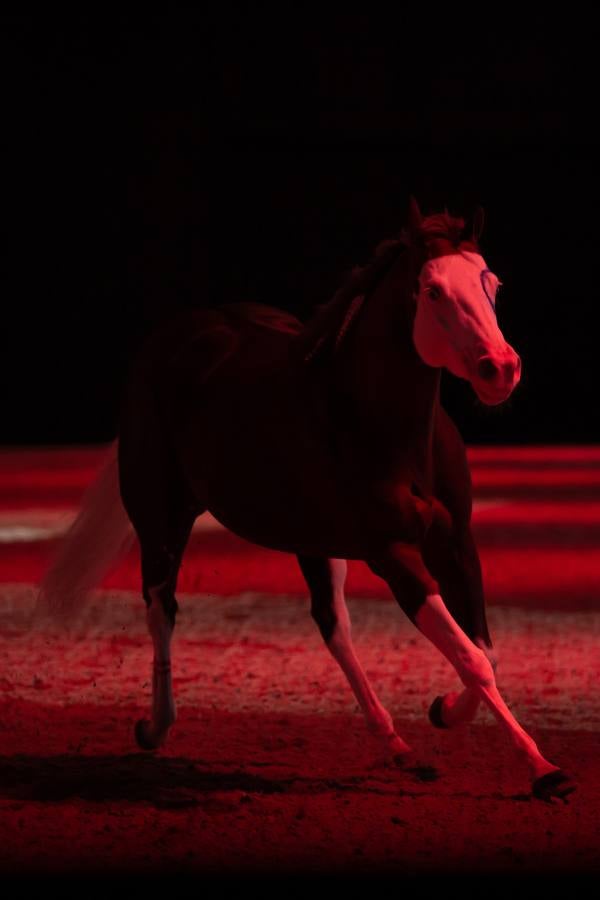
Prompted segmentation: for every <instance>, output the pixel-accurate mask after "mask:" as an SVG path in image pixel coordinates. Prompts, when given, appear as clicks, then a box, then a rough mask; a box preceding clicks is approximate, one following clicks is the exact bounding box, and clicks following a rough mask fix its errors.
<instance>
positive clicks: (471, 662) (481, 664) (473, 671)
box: [455, 645, 495, 688]
mask: <svg viewBox="0 0 600 900" xmlns="http://www.w3.org/2000/svg"><path fill="white" fill-rule="evenodd" d="M455 666H456V671H457V672H458V677H459V678H460V680H461V681H462V683H463V684H464V686H465V687H467V688H481V687H492V685H493V684H494V682H495V679H494V669H493V667H492V664H491V662H490V660H489V659H488V657H487V654H486V653H485V652H484V651H483V650H480V649H479V647H475V646H474V645H473V646H472V647H468V648H465V649H461V650H460V652H459V653H458V655H457V659H456V662H455Z"/></svg>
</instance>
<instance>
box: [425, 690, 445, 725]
mask: <svg viewBox="0 0 600 900" xmlns="http://www.w3.org/2000/svg"><path fill="white" fill-rule="evenodd" d="M443 705H444V698H443V697H436V698H435V700H434V701H433V703H432V704H431V706H430V707H429V721H430V722H431V724H432V725H434V726H435V728H448V726H447V725H446V723H445V722H444V720H443V719H442V706H443Z"/></svg>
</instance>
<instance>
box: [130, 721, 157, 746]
mask: <svg viewBox="0 0 600 900" xmlns="http://www.w3.org/2000/svg"><path fill="white" fill-rule="evenodd" d="M149 727H150V722H149V721H148V719H140V720H139V721H138V722H136V723H135V728H134V734H135V739H136V742H137V745H138V747H140V748H141V749H142V750H156V748H157V747H158V744H157V743H156V742H155V741H151V740H150V738H149V736H148V730H149Z"/></svg>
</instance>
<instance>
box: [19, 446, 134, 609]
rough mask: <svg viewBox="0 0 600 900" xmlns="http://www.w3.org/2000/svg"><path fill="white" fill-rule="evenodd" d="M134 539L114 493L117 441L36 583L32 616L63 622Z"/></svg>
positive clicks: (116, 469)
mask: <svg viewBox="0 0 600 900" xmlns="http://www.w3.org/2000/svg"><path fill="white" fill-rule="evenodd" d="M133 541H134V532H133V528H132V526H131V523H130V521H129V518H128V516H127V513H126V512H125V508H124V506H123V503H122V501H121V495H120V491H119V463H118V455H117V442H116V441H115V442H114V443H113V444H112V446H111V448H110V450H109V453H108V456H107V459H106V461H105V463H104V466H103V468H102V469H101V471H100V474H99V475H98V477H97V478H96V480H95V481H94V482H93V483H92V484H91V485H90V486H89V487H88V489H87V491H86V492H85V494H84V496H83V500H82V504H81V508H80V510H79V513H78V515H77V518H76V519H75V521H74V522H73V524H72V525H71V527H70V528H69V530H68V532H67V534H66V535H65V537H64V538H63V540H62V542H61V544H60V546H59V548H58V552H57V554H56V556H55V558H54V559H53V560H52V562H51V564H50V567H49V569H48V571H47V572H46V574H45V575H44V577H43V579H42V582H41V584H40V591H39V595H38V599H37V605H36V610H35V614H34V618H35V616H36V615H39V616H41V617H42V616H49V617H50V618H53V619H65V620H67V619H68V618H69V616H70V614H71V613H72V612H74V610H75V609H76V607H77V606H78V605H79V604H80V603H81V602H82V601H83V600H84V599H85V596H86V594H87V593H88V592H89V591H90V590H91V589H92V588H94V587H96V586H97V585H98V584H99V582H100V581H101V580H102V578H103V576H104V575H106V573H107V572H108V571H109V570H110V569H111V568H112V567H113V566H114V565H115V564H116V562H117V561H118V559H119V558H120V557H122V556H123V554H124V553H125V552H126V551H127V550H128V549H129V547H130V546H131V545H132V543H133Z"/></svg>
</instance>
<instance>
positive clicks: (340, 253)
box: [0, 6, 600, 444]
mask: <svg viewBox="0 0 600 900" xmlns="http://www.w3.org/2000/svg"><path fill="white" fill-rule="evenodd" d="M399 8H400V7H399ZM390 10H391V7H388V8H387V12H386V13H384V12H383V11H382V10H379V11H378V12H374V13H373V14H372V15H370V14H356V13H351V14H344V15H343V16H340V17H339V18H332V19H331V20H328V21H325V20H324V19H323V18H322V16H321V17H317V15H316V13H315V12H314V11H313V12H312V13H308V12H302V13H301V12H300V11H296V12H294V11H290V10H289V9H283V10H281V11H280V12H279V13H278V14H277V15H276V16H274V15H273V14H272V13H270V12H269V13H267V12H266V11H265V10H264V9H263V10H262V12H261V11H259V12H257V10H256V8H255V7H248V8H246V7H245V6H240V7H237V8H235V7H231V8H229V9H228V10H227V11H226V13H223V14H222V15H221V16H216V15H214V14H211V15H207V14H203V15H200V14H198V15H197V16H195V17H192V16H189V15H188V16H186V17H182V18H177V17H176V16H174V15H173V16H169V17H148V16H144V18H135V17H128V16H122V17H115V16H112V15H104V16H100V15H98V16H87V17H84V16H80V17H77V16H75V17H74V16H73V15H70V16H69V17H65V18H64V19H63V20H60V19H57V18H56V17H54V16H53V17H51V16H39V17H36V16H30V17H23V16H22V17H13V18H8V17H4V18H3V19H2V35H1V38H0V52H1V55H0V75H1V77H2V123H1V131H0V133H1V135H2V139H1V140H2V143H1V151H0V153H1V156H0V161H1V162H2V174H3V179H2V182H3V190H2V208H1V213H2V245H3V254H2V308H3V315H2V321H3V328H2V350H1V369H0V377H1V378H2V388H3V390H2V413H1V423H2V425H1V430H0V443H2V444H27V443H45V444H52V443H68V442H96V441H105V440H109V439H111V438H112V437H113V436H114V434H115V430H116V422H117V419H118V410H119V401H120V396H121V391H122V387H123V382H124V379H125V376H126V372H127V366H128V363H129V361H130V359H131V357H132V354H133V353H134V351H135V348H136V346H137V345H138V344H139V342H140V340H141V339H142V338H143V335H144V334H145V333H146V332H147V331H148V330H149V329H150V328H151V327H152V326H153V325H155V324H156V323H159V322H160V321H161V320H162V319H163V318H165V317H168V316H169V315H171V314H172V312H173V311H174V310H175V309H176V308H177V307H178V306H179V305H182V304H187V305H190V304H198V305H210V304H217V303H221V302H225V301H227V300H239V299H256V300H259V301H261V302H265V303H271V304H275V305H279V306H282V307H285V308H287V309H290V310H291V311H293V312H294V313H296V314H298V315H299V316H300V317H302V318H306V317H307V316H308V315H309V314H310V311H311V310H312V309H313V308H314V307H315V305H316V304H318V303H322V302H324V301H326V300H327V299H328V298H329V296H330V295H331V293H332V292H333V291H334V290H335V288H336V286H337V284H338V283H339V281H340V279H341V278H342V277H343V275H344V272H345V271H346V270H347V269H348V267H350V266H351V265H353V264H355V263H360V262H364V261H366V260H367V259H368V257H369V255H370V252H371V250H372V249H373V247H374V245H375V244H376V243H377V242H378V241H380V240H381V239H382V238H385V237H388V236H390V235H393V234H395V233H396V232H397V231H398V230H399V229H400V227H401V226H402V224H403V221H404V217H405V211H406V205H407V200H408V197H409V195H410V193H414V194H415V195H416V196H417V197H418V199H419V201H420V202H421V205H422V207H423V208H424V209H425V211H435V210H436V209H440V208H441V207H443V206H444V205H445V204H447V205H448V206H449V207H450V209H451V211H453V212H455V213H457V214H468V213H470V212H471V211H472V209H473V208H474V206H475V205H476V204H477V203H481V204H483V205H484V207H485V209H486V214H487V224H486V231H485V233H484V238H483V241H482V245H483V250H484V254H485V256H486V259H487V261H488V263H489V265H490V266H491V268H493V269H494V270H495V271H496V272H497V273H498V274H499V275H500V277H501V278H502V280H503V281H504V284H505V288H504V292H503V294H502V297H501V303H500V304H499V318H500V324H501V327H502V329H503V331H504V333H505V336H506V337H507V339H508V340H509V341H510V342H511V343H513V345H514V346H515V348H516V349H517V350H518V351H519V353H520V354H521V356H522V357H523V361H524V377H523V383H522V386H521V387H520V388H519V390H518V391H517V392H516V393H515V395H514V397H513V398H512V399H511V400H510V401H509V403H508V404H507V405H506V406H505V407H502V408H499V409H495V410H489V409H485V408H483V407H482V406H481V405H480V404H478V403H477V402H476V401H475V399H474V395H473V393H472V391H471V390H470V388H469V387H468V386H467V385H465V384H461V383H459V382H457V381H455V380H453V379H451V378H450V377H448V378H446V382H445V386H444V394H445V400H446V405H447V407H448V408H449V409H450V411H451V412H452V414H453V416H454V417H455V419H456V420H457V422H458V423H459V425H460V427H461V429H462V431H463V434H464V436H465V438H466V439H467V440H468V441H469V442H472V443H480V442H502V443H513V442H514V443H522V442H529V443H533V442H535V443H539V442H561V443H568V442H580V441H597V440H600V420H599V417H598V414H597V400H596V397H597V390H596V384H597V354H596V347H597V335H596V319H597V315H596V309H597V305H598V287H597V276H596V271H597V259H598V250H597V243H598V232H599V228H598V209H599V206H598V199H599V197H598V195H599V193H600V176H599V174H598V143H599V142H598V137H597V126H596V118H597V115H598V104H597V92H598V80H597V78H596V74H595V72H596V67H597V57H598V34H597V31H596V29H595V26H593V25H592V23H591V18H590V21H585V20H582V19H579V20H578V21H577V23H576V24H575V25H573V26H570V27H569V25H568V24H566V23H565V22H564V21H562V20H561V18H560V16H559V15H558V14H557V15H556V18H554V19H553V18H552V17H551V15H550V14H549V13H548V12H547V11H546V13H545V16H544V18H543V20H542V19H540V20H532V21H531V22H525V21H524V19H523V18H522V15H520V16H519V17H518V18H517V17H516V15H515V17H514V18H510V16H509V15H506V14H505V13H503V16H504V18H500V20H499V16H498V11H497V10H496V12H494V13H493V15H494V16H495V18H494V20H493V21H489V22H486V21H484V20H483V19H482V20H481V21H476V20H473V19H472V18H471V19H469V17H468V16H466V15H465V17H464V20H461V19H460V18H459V17H458V16H457V14H456V13H455V12H452V14H450V13H448V14H447V15H446V16H445V18H444V17H440V13H439V12H438V13H435V14H434V12H433V10H426V11H425V12H424V14H423V16H422V18H421V20H420V21H417V20H416V19H409V18H408V16H404V17H402V16H400V17H397V16H396V17H395V18H394V19H392V18H391V16H392V13H391V12H390ZM590 15H591V14H590Z"/></svg>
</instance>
